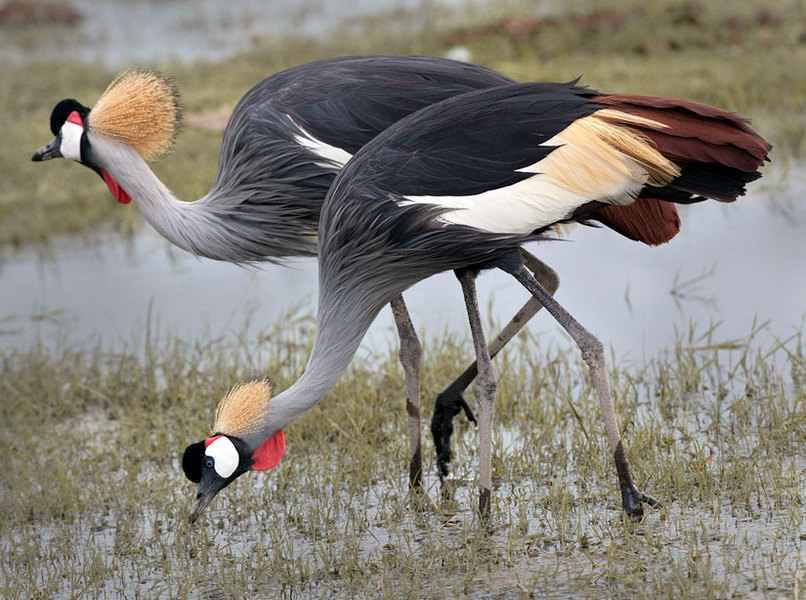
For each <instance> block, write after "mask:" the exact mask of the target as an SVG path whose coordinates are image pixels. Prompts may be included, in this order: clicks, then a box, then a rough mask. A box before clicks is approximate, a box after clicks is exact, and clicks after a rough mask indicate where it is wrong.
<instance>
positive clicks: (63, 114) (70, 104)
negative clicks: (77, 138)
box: [50, 98, 90, 135]
mask: <svg viewBox="0 0 806 600" xmlns="http://www.w3.org/2000/svg"><path fill="white" fill-rule="evenodd" d="M73 111H75V112H77V113H78V116H80V117H81V121H82V122H83V123H84V126H85V128H86V124H87V116H89V114H90V109H89V108H87V107H86V106H84V105H83V104H81V102H79V101H78V100H76V99H74V98H65V99H64V100H61V101H60V102H59V103H58V104H57V105H56V106H54V107H53V112H51V113H50V131H51V133H52V134H53V135H58V134H59V131H60V130H61V128H62V125H64V123H65V122H66V121H67V117H69V116H70V113H72V112H73Z"/></svg>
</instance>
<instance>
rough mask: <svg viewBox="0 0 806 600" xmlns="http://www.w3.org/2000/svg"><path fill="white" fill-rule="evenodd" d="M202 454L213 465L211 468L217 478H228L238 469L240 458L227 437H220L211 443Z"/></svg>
mask: <svg viewBox="0 0 806 600" xmlns="http://www.w3.org/2000/svg"><path fill="white" fill-rule="evenodd" d="M204 454H205V455H207V456H209V457H211V458H212V459H213V460H214V461H215V463H214V464H213V467H214V468H215V472H216V473H218V476H219V477H222V478H224V479H227V478H229V476H230V475H232V474H233V473H234V472H235V469H237V468H238V463H239V462H240V457H239V456H238V451H237V450H236V449H235V444H233V443H232V440H230V439H229V438H228V437H225V436H221V437H219V438H217V439H215V440H213V441H212V443H211V444H210V445H209V446H207V448H206V449H205V450H204Z"/></svg>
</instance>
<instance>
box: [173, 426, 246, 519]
mask: <svg viewBox="0 0 806 600" xmlns="http://www.w3.org/2000/svg"><path fill="white" fill-rule="evenodd" d="M253 462H254V461H253V460H252V452H251V451H250V450H249V448H248V447H247V445H246V444H245V443H244V442H243V440H241V439H239V438H236V437H232V436H228V435H223V434H216V435H213V436H211V437H209V438H207V439H206V440H203V441H201V442H196V443H195V444H191V445H190V446H188V447H187V448H186V449H185V453H184V455H183V456H182V470H183V471H184V472H185V476H186V477H187V478H188V479H189V480H190V481H192V482H193V483H197V484H199V487H198V489H197V491H196V505H195V506H194V507H193V512H192V513H191V515H190V522H191V523H193V522H195V521H196V519H197V518H198V517H199V515H200V514H201V512H202V511H203V510H204V509H205V508H206V507H207V505H208V504H210V502H211V501H212V499H213V498H214V497H215V496H216V494H218V492H220V491H221V490H223V489H224V488H225V487H227V486H228V485H229V484H230V483H232V482H233V481H235V480H236V479H237V478H238V477H240V476H241V475H243V474H244V473H246V472H247V471H248V470H249V469H250V468H251V467H252V464H253Z"/></svg>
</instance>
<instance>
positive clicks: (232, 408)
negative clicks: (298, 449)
mask: <svg viewBox="0 0 806 600" xmlns="http://www.w3.org/2000/svg"><path fill="white" fill-rule="evenodd" d="M273 393H274V384H273V383H272V382H271V380H270V379H268V378H266V377H264V378H261V379H255V380H252V381H248V382H246V383H241V384H239V385H236V386H235V387H233V388H232V389H230V391H229V392H227V395H226V396H224V399H223V400H222V401H221V402H220V403H219V405H218V409H217V410H216V416H215V425H213V431H214V432H220V433H225V434H227V435H234V436H238V435H241V434H243V433H244V432H246V431H249V430H250V429H251V428H252V427H253V426H254V425H255V424H257V423H259V422H260V419H261V418H262V417H263V415H264V414H265V412H266V410H267V405H268V403H269V402H270V401H271V399H272V395H273Z"/></svg>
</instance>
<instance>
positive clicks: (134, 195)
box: [90, 134, 316, 263]
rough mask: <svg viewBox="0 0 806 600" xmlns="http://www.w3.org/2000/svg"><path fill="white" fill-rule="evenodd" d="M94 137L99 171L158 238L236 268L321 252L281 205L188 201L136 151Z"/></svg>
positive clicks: (221, 196) (210, 198)
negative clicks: (286, 219)
mask: <svg viewBox="0 0 806 600" xmlns="http://www.w3.org/2000/svg"><path fill="white" fill-rule="evenodd" d="M90 136H91V137H90V143H91V146H92V148H93V158H94V162H95V163H96V164H97V166H99V167H100V168H102V169H104V170H106V171H107V172H108V173H109V174H110V175H111V176H112V178H113V179H114V180H115V181H116V182H117V183H118V184H119V185H120V187H121V188H122V189H123V190H124V191H125V192H126V193H127V194H128V195H129V197H130V198H131V199H132V201H133V202H134V203H135V204H136V205H137V207H138V208H139V209H140V212H141V213H142V215H143V217H144V218H145V220H146V221H147V222H148V223H149V224H150V225H151V226H152V227H153V228H154V229H156V230H157V232H158V233H160V234H161V235H162V236H163V237H165V238H166V239H167V240H168V241H170V242H171V243H173V244H175V245H177V246H179V247H180V248H182V249H183V250H186V251H188V252H190V253H192V254H195V255H197V256H204V257H206V258H212V259H214V260H223V261H226V262H232V263H253V262H258V261H266V260H276V259H281V258H284V257H288V256H312V255H314V254H315V253H316V239H315V237H313V236H312V235H310V234H308V233H307V232H306V231H305V230H304V229H303V228H302V227H297V228H296V231H286V229H289V227H286V226H285V225H284V220H283V215H282V214H281V211H282V209H281V208H280V205H279V203H278V205H277V210H276V211H274V210H273V209H274V208H275V207H273V206H272V205H271V203H267V204H264V205H260V206H255V205H253V204H250V203H246V202H244V200H245V199H244V198H240V197H239V190H237V189H235V190H231V189H230V190H226V191H223V192H222V191H219V190H211V192H210V193H209V194H208V195H206V196H204V197H203V198H200V199H199V200H196V201H195V202H183V201H181V200H179V199H177V198H176V197H175V196H174V195H173V194H172V193H171V191H170V190H169V189H168V188H167V187H166V186H165V184H164V183H162V182H161V181H160V180H159V178H158V177H157V176H156V175H155V174H154V172H153V171H152V170H151V169H150V168H149V167H148V165H147V164H146V162H145V161H144V160H143V159H142V157H141V156H140V155H139V154H137V152H136V151H135V150H134V149H133V148H132V147H131V146H129V145H128V144H125V143H122V142H118V141H115V140H109V139H107V138H102V137H100V136H93V135H92V134H90ZM250 210H252V211H255V214H249V211H250ZM275 213H276V214H275ZM314 225H315V223H314ZM309 229H310V228H309Z"/></svg>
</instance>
